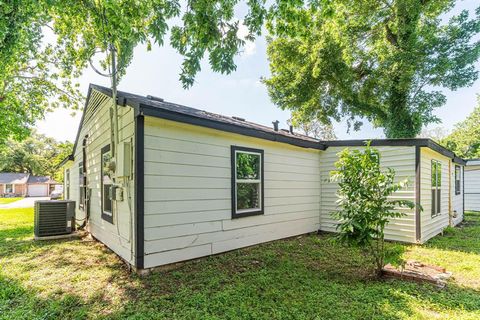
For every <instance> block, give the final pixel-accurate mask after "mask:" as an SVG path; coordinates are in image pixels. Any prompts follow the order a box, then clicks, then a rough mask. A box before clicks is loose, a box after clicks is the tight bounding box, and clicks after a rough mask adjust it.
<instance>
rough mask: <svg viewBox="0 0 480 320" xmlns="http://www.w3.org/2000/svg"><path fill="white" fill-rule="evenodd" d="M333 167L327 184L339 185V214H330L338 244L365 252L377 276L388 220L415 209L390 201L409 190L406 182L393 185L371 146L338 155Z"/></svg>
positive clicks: (405, 202) (392, 176)
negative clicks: (344, 244) (399, 193)
mask: <svg viewBox="0 0 480 320" xmlns="http://www.w3.org/2000/svg"><path fill="white" fill-rule="evenodd" d="M335 167H336V170H334V171H331V173H330V180H331V181H332V182H338V185H339V189H338V191H337V197H338V200H337V204H338V206H339V210H338V211H336V212H333V213H332V216H333V217H334V218H335V219H336V220H338V225H337V230H338V240H339V241H340V242H343V243H346V244H349V245H354V246H358V247H360V248H362V249H364V250H365V251H366V252H367V253H368V254H369V255H371V257H372V260H373V262H374V264H375V271H376V274H377V276H380V275H381V272H382V268H383V267H384V265H385V227H386V226H387V224H388V223H389V222H390V220H391V219H394V218H400V217H402V216H404V215H405V213H403V212H402V209H405V208H409V209H413V208H414V207H415V204H414V203H413V202H412V201H408V200H394V199H392V198H391V196H392V194H394V193H395V192H396V191H399V190H402V189H405V188H406V187H407V186H408V180H404V181H401V182H395V171H394V170H393V169H392V168H387V169H386V170H382V169H381V166H380V153H379V152H378V150H376V149H375V148H372V147H371V146H370V143H368V144H367V146H366V147H365V149H364V150H351V149H348V148H346V149H344V150H343V151H341V152H340V153H339V160H338V161H337V162H336V163H335Z"/></svg>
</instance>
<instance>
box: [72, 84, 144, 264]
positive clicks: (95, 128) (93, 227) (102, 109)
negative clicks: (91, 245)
mask: <svg viewBox="0 0 480 320" xmlns="http://www.w3.org/2000/svg"><path fill="white" fill-rule="evenodd" d="M92 95H103V94H101V93H98V92H95V91H93V92H92ZM93 100H94V99H93V98H91V99H90V101H93ZM111 101H112V100H111V99H110V98H109V99H107V100H106V101H104V102H103V103H102V104H101V105H100V106H99V107H98V108H97V109H96V111H95V113H94V114H93V116H92V117H91V118H89V119H87V120H86V121H85V122H84V123H83V125H82V129H81V131H80V135H79V138H78V139H79V140H78V141H77V147H76V149H75V150H74V162H73V163H71V167H70V199H71V200H75V201H76V218H77V219H78V220H79V221H78V223H82V221H81V219H83V218H84V212H83V211H82V210H80V209H79V208H78V202H79V199H80V193H79V170H78V165H79V163H81V161H82V157H83V151H82V143H83V138H84V137H85V136H86V135H88V139H87V180H88V188H90V189H91V198H90V218H89V224H88V228H89V231H90V232H91V233H92V235H93V236H94V237H95V238H97V239H98V240H100V241H101V242H103V243H104V244H106V245H107V246H108V247H109V248H111V249H112V250H113V251H115V252H116V253H117V254H118V255H120V256H121V257H122V258H124V259H125V260H127V261H129V262H130V263H132V264H133V263H134V260H133V252H132V249H131V248H132V241H133V230H132V227H133V225H132V219H133V212H131V211H130V207H131V208H132V210H133V204H134V201H133V195H134V185H133V181H131V182H130V192H129V195H130V198H131V199H130V206H129V204H128V202H127V201H128V200H127V192H126V189H124V199H125V200H124V201H121V202H120V201H119V202H117V205H118V210H117V212H116V213H114V223H113V224H111V223H109V222H107V221H105V220H103V219H102V218H101V186H100V181H101V180H100V170H101V168H100V167H101V149H102V147H104V146H106V145H108V144H110V120H109V107H110V105H111ZM88 108H90V106H88ZM118 111H119V124H118V126H119V140H120V142H124V141H127V142H132V143H133V136H134V130H135V127H134V116H133V109H132V108H130V107H119V110H118ZM87 113H88V111H87ZM117 219H118V220H117ZM117 221H118V226H117Z"/></svg>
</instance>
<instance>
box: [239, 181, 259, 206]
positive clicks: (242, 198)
mask: <svg viewBox="0 0 480 320" xmlns="http://www.w3.org/2000/svg"><path fill="white" fill-rule="evenodd" d="M245 209H260V184H259V183H237V210H245Z"/></svg>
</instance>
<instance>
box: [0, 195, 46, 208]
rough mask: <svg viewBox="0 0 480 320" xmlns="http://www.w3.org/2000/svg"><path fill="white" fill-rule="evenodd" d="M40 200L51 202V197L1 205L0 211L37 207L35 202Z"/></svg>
mask: <svg viewBox="0 0 480 320" xmlns="http://www.w3.org/2000/svg"><path fill="white" fill-rule="evenodd" d="M38 200H50V198H49V197H28V198H23V199H21V200H18V201H15V202H11V203H7V204H0V209H14V208H33V206H34V205H35V201H38Z"/></svg>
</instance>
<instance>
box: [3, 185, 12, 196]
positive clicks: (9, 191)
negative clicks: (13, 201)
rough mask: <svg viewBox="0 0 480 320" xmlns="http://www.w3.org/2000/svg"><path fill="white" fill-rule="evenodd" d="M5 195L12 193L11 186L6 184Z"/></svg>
mask: <svg viewBox="0 0 480 320" xmlns="http://www.w3.org/2000/svg"><path fill="white" fill-rule="evenodd" d="M5 193H7V194H11V193H13V184H6V185H5Z"/></svg>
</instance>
